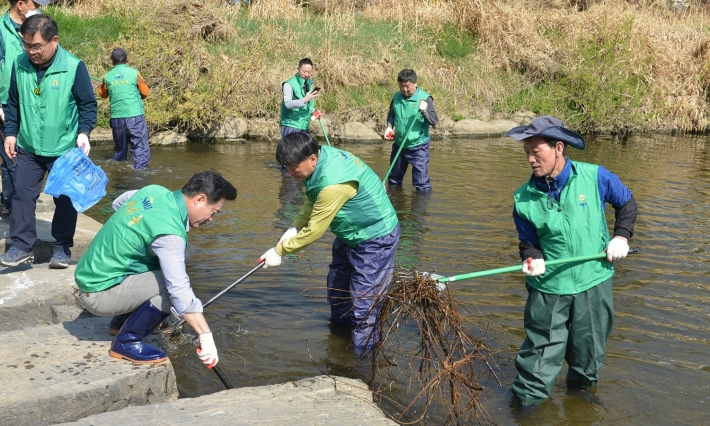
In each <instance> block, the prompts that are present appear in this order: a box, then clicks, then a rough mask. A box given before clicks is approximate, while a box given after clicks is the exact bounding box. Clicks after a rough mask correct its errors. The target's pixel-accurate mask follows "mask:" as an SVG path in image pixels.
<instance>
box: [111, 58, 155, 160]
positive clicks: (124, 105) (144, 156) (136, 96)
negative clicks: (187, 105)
mask: <svg viewBox="0 0 710 426" xmlns="http://www.w3.org/2000/svg"><path fill="white" fill-rule="evenodd" d="M111 61H112V62H113V68H112V69H111V71H109V72H107V73H106V75H104V79H103V80H102V81H101V86H99V96H101V97H102V98H103V99H106V98H109V100H110V102H111V122H110V125H111V132H112V133H113V141H114V142H115V143H116V147H115V149H114V154H113V159H114V161H126V159H127V157H128V154H127V151H128V143H129V142H130V143H131V156H132V157H133V168H134V169H143V168H145V167H146V166H147V165H148V161H150V147H149V146H148V126H147V125H146V123H145V114H144V110H143V99H145V98H147V97H148V92H149V91H150V89H149V88H148V85H147V84H145V81H144V80H143V77H142V76H141V73H139V72H138V70H137V69H135V68H131V67H129V66H128V65H127V62H128V55H127V54H126V51H125V50H123V49H121V48H120V47H118V48H116V49H113V51H112V52H111Z"/></svg>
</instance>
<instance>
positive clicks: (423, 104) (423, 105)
mask: <svg viewBox="0 0 710 426" xmlns="http://www.w3.org/2000/svg"><path fill="white" fill-rule="evenodd" d="M419 111H421V112H424V111H426V101H419Z"/></svg>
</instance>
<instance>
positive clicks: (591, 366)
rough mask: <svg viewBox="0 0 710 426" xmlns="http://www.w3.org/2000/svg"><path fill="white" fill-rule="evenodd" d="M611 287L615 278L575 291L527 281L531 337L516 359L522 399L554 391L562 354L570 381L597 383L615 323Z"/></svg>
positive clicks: (534, 399) (516, 384)
mask: <svg viewBox="0 0 710 426" xmlns="http://www.w3.org/2000/svg"><path fill="white" fill-rule="evenodd" d="M612 287H613V285H612V279H611V278H609V279H608V280H606V281H604V282H602V283H600V284H598V285H596V286H594V287H592V288H590V289H589V290H586V291H584V292H582V293H577V294H563V295H561V294H549V293H543V292H541V291H539V290H535V289H534V288H532V287H530V286H528V287H527V288H528V293H529V294H528V300H527V303H526V305H525V334H526V335H527V337H526V338H525V341H524V342H523V346H522V347H521V348H520V351H519V352H518V356H517V358H516V359H515V367H516V368H517V369H518V372H519V373H518V376H517V377H516V378H515V381H513V392H514V393H515V394H516V395H517V396H518V397H519V398H520V399H521V401H522V402H523V404H525V405H529V404H537V403H540V402H542V401H543V400H544V399H546V398H548V397H549V396H550V392H551V391H552V385H553V384H554V383H555V379H556V378H557V374H559V372H560V369H562V360H565V361H567V364H569V371H568V373H567V380H568V381H569V382H574V383H578V384H580V385H582V386H594V385H596V384H597V379H598V377H597V374H598V372H599V369H600V368H601V366H602V364H603V363H604V355H605V351H606V341H607V339H608V338H609V335H610V334H611V330H612V329H613V328H614V299H613V295H612Z"/></svg>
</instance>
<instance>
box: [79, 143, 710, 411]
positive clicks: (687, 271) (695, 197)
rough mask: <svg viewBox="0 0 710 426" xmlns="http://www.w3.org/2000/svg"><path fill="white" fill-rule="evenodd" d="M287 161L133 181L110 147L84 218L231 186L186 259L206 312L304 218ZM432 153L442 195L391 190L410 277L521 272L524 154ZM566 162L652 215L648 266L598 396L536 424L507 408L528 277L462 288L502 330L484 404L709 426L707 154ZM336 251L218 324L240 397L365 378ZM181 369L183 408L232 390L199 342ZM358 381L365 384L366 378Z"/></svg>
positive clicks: (461, 294) (685, 150) (620, 306)
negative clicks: (583, 164) (606, 180)
mask: <svg viewBox="0 0 710 426" xmlns="http://www.w3.org/2000/svg"><path fill="white" fill-rule="evenodd" d="M341 147H342V148H344V149H346V150H349V151H351V152H353V153H354V154H355V155H357V156H359V157H360V158H362V159H363V160H364V161H365V162H366V163H368V164H369V165H370V166H371V167H372V168H373V169H374V170H375V172H376V173H377V174H378V175H380V176H382V175H383V174H384V173H385V172H386V170H387V167H388V164H387V159H388V156H389V147H388V146H387V144H374V145H355V144H346V145H342V146H341ZM275 148H276V144H275V143H265V142H252V143H248V144H239V145H187V146H180V147H152V148H151V149H152V153H153V158H152V160H151V165H150V168H149V169H148V170H146V171H135V170H133V169H132V168H131V163H123V164H120V163H115V162H113V161H112V160H111V158H112V148H111V147H110V146H97V147H95V148H94V149H92V153H91V156H92V159H94V160H95V161H96V162H97V163H98V164H99V165H101V166H102V167H103V168H104V170H105V171H106V172H107V174H108V176H109V178H110V181H109V188H108V196H107V197H106V198H105V199H104V200H102V201H101V202H100V203H99V204H98V205H97V206H95V207H93V208H92V209H90V210H89V211H88V212H87V214H88V215H90V216H92V217H93V218H95V219H97V220H99V221H101V222H105V221H106V219H107V218H108V216H109V215H110V213H111V211H112V209H111V201H112V199H113V198H114V197H115V196H118V195H120V193H122V192H123V191H125V190H129V189H138V188H141V187H143V186H146V185H149V184H160V185H164V186H166V187H169V188H175V189H177V188H180V187H181V186H182V185H183V184H184V183H185V182H186V181H187V179H189V177H190V176H192V175H193V174H194V173H196V172H199V171H202V170H206V169H211V168H212V169H215V170H217V171H219V172H220V173H222V174H223V175H224V176H225V177H226V178H227V179H228V180H230V181H231V182H232V183H233V184H234V185H235V186H236V187H237V188H238V189H239V197H238V198H237V201H236V202H234V203H228V204H227V206H226V208H225V209H224V212H222V213H220V214H219V215H218V216H217V217H216V218H215V221H214V222H213V223H212V224H210V225H209V226H206V227H205V229H200V230H193V231H191V232H190V245H189V247H188V250H187V264H188V273H189V274H190V277H191V279H192V284H193V286H194V288H195V292H196V294H197V295H198V297H200V298H201V299H202V300H203V301H206V300H208V299H209V298H210V297H212V296H213V295H214V294H216V293H217V292H218V291H220V290H221V289H222V288H224V287H226V286H227V285H229V284H230V283H231V282H233V281H234V280H235V279H236V278H238V277H240V276H242V275H243V274H244V273H246V272H247V271H249V270H250V269H251V268H252V267H253V266H254V265H255V263H256V260H257V258H258V257H259V256H260V255H261V254H262V253H263V252H264V251H266V250H267V249H269V248H270V247H273V245H274V244H276V242H277V241H278V239H279V237H280V236H281V234H282V233H283V232H284V230H285V229H286V228H287V227H288V226H289V225H290V223H291V218H292V217H293V216H294V215H295V214H297V212H298V211H299V209H300V204H301V202H302V200H303V197H304V195H303V194H302V185H301V184H300V183H299V182H296V181H294V180H293V179H291V178H290V177H289V176H287V175H285V174H283V173H282V172H281V171H280V170H279V168H278V167H270V165H273V162H274V150H275ZM431 151H432V155H431V158H432V160H431V165H430V170H431V179H432V184H433V186H434V191H433V192H432V193H431V195H429V196H425V197H422V196H420V195H419V194H417V193H415V192H414V191H413V188H412V187H411V184H410V182H409V181H408V179H409V174H407V176H406V177H405V184H404V185H403V186H402V187H399V188H392V187H390V188H388V193H389V195H390V198H391V200H392V203H393V205H394V207H395V209H396V210H397V213H398V215H399V218H400V221H401V225H402V240H401V242H400V246H399V250H398V258H397V261H398V264H399V265H402V266H414V267H416V268H417V269H418V270H421V271H436V272H437V273H439V274H442V275H455V274H461V273H466V272H472V271H478V270H484V269H490V268H496V267H500V266H507V265H513V264H518V263H519V258H518V254H517V235H516V233H515V228H514V225H513V221H512V217H511V209H512V193H513V191H514V190H515V189H516V188H517V187H518V186H520V185H521V184H522V183H523V182H524V181H526V180H527V179H528V177H529V168H528V167H527V164H526V162H525V159H524V156H523V154H522V149H521V146H520V144H519V143H517V142H514V141H512V140H510V139H508V138H500V139H485V140H456V141H440V142H435V143H434V144H433V145H432V150H431ZM568 154H569V155H570V157H571V158H572V159H574V160H579V161H587V162H593V163H597V164H601V165H603V166H605V167H606V168H608V169H609V170H611V171H612V172H614V173H616V174H617V175H619V177H620V178H621V179H622V181H624V182H625V183H626V184H627V185H628V186H629V187H630V188H631V189H632V191H633V192H634V195H635V197H636V199H637V201H638V204H639V218H638V223H637V228H636V235H635V237H634V239H633V240H632V246H637V247H639V248H640V249H641V251H642V254H641V255H639V256H637V257H629V258H627V259H625V260H624V261H622V262H619V264H618V265H617V273H616V275H615V277H614V284H615V289H614V295H615V301H614V302H615V308H616V321H615V328H614V332H613V333H612V335H611V338H610V340H609V344H608V353H607V357H606V361H605V365H604V368H602V370H601V374H600V382H599V386H598V387H597V388H596V389H593V390H592V391H588V392H581V391H579V390H575V389H568V388H567V386H566V385H565V383H564V377H565V369H564V368H563V371H562V373H561V374H560V376H559V379H558V382H557V383H556V385H555V387H554V390H553V395H552V398H550V400H548V401H546V402H545V403H544V404H543V405H542V406H541V407H540V408H539V409H538V410H537V411H535V412H534V413H521V412H520V410H519V409H518V408H517V407H515V404H514V402H513V400H512V398H511V394H510V384H511V383H512V380H513V379H514V377H515V375H516V370H515V366H514V359H515V354H516V352H517V350H518V347H519V345H520V344H521V343H522V341H523V338H524V332H523V330H522V316H523V307H524V305H525V298H526V292H525V288H524V280H523V277H522V276H519V275H518V274H506V275H498V276H492V277H486V278H481V279H476V280H468V281H460V282H456V283H454V284H452V285H451V288H452V290H453V291H454V292H455V295H456V296H457V297H458V298H461V299H466V300H470V301H471V303H472V304H473V305H474V306H473V309H474V310H477V311H479V312H480V313H481V315H483V317H484V318H485V320H486V321H487V322H488V323H489V327H490V332H489V339H490V341H491V344H492V345H493V346H494V347H495V350H496V351H497V353H498V364H499V366H500V368H501V380H502V382H503V384H504V386H503V387H497V386H495V385H493V384H491V383H489V384H488V387H487V388H486V390H485V391H484V392H483V396H484V397H485V399H486V400H487V407H488V412H489V414H490V415H491V417H492V418H493V419H494V420H495V421H496V423H498V424H511V425H514V424H520V425H533V424H555V425H566V424H575V425H577V424H580V425H593V424H596V425H601V424H604V425H607V424H612V425H626V424H640V423H643V424H651V425H656V424H658V425H661V424H669V423H673V424H702V423H704V422H705V421H706V420H705V417H706V416H705V412H706V406H707V405H708V404H710V398H709V397H708V395H710V380H709V379H710V367H708V365H710V362H708V355H707V354H708V352H709V350H710V345H709V344H708V332H709V331H710V327H709V326H708V318H709V316H710V283H709V280H708V277H709V276H710V255H708V251H707V248H706V247H707V241H708V237H709V234H710V231H708V229H709V228H708V215H707V210H708V206H709V205H710V189H708V188H710V140H708V138H706V137H695V136H682V137H673V136H653V137H629V138H627V139H626V140H615V139H612V138H608V137H598V138H590V139H589V140H588V148H587V150H585V151H583V152H579V151H574V150H572V151H571V152H569V153H568ZM609 210H610V211H609V212H608V213H607V214H608V219H609V221H610V223H613V220H614V216H613V214H614V213H613V209H609ZM332 239H333V236H332V234H330V233H329V232H328V233H326V235H325V236H324V237H322V238H321V239H320V240H318V241H317V242H316V243H314V244H313V245H311V246H310V247H308V248H307V249H306V250H303V251H302V252H300V253H297V254H296V255H293V256H289V257H288V258H286V259H284V263H283V264H282V265H281V266H280V267H279V268H272V269H268V270H259V271H258V272H257V273H255V274H254V275H252V276H251V277H250V278H249V279H247V280H246V281H245V282H244V283H242V284H240V285H239V286H238V287H236V288H235V289H233V290H232V291H231V292H230V293H228V294H226V295H225V296H223V298H222V299H220V301H219V302H216V303H215V304H214V305H212V306H210V307H209V308H208V309H207V310H206V312H205V314H206V316H207V319H208V321H209V322H210V325H211V327H212V329H213V331H214V333H215V340H216V343H217V346H218V348H219V350H220V366H221V367H222V369H223V370H224V371H225V373H226V374H227V375H228V376H229V377H230V379H231V380H232V382H233V383H234V384H235V385H238V386H257V385H266V384H273V383H282V382H285V381H289V380H297V379H301V378H304V377H309V376H313V375H318V374H322V372H328V373H330V374H337V375H346V376H351V375H353V369H354V367H355V365H356V359H355V356H354V354H353V353H352V350H351V349H349V348H348V340H347V336H341V335H338V334H337V333H334V332H331V330H330V328H329V325H328V318H329V308H328V306H327V303H326V300H325V277H326V274H327V271H328V263H329V261H330V245H331V243H332ZM304 289H308V290H307V291H306V292H304ZM170 355H171V359H172V361H173V363H174V365H175V370H176V374H177V376H178V387H179V391H180V394H181V396H184V397H193V396H198V395H203V394H208V393H213V392H216V391H219V390H222V385H221V383H220V382H219V380H218V379H217V377H216V376H215V375H214V374H213V373H211V372H208V371H207V370H205V369H204V367H203V366H202V364H201V363H200V362H199V359H198V358H197V357H196V356H195V354H194V347H193V346H192V345H191V344H189V342H188V343H181V344H178V345H177V346H176V347H175V348H174V350H173V351H171V354H170ZM565 368H566V367H565ZM355 374H356V376H358V377H359V378H362V379H367V375H366V372H363V371H358V372H356V373H355ZM431 423H432V424H436V423H437V422H436V421H434V420H432V421H431Z"/></svg>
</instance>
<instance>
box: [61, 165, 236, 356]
mask: <svg viewBox="0 0 710 426" xmlns="http://www.w3.org/2000/svg"><path fill="white" fill-rule="evenodd" d="M236 198H237V190H236V188H234V186H232V184H231V183H229V182H228V181H227V180H225V179H224V178H223V177H222V176H220V175H219V174H218V173H216V172H213V171H207V172H202V173H198V174H196V175H194V176H193V177H192V178H190V180H189V181H188V182H187V184H186V185H185V186H184V187H183V188H182V189H180V190H177V191H170V190H168V189H166V188H163V187H162V186H158V185H148V186H146V187H144V188H143V189H141V190H138V191H129V192H126V193H124V194H123V195H121V196H120V197H118V198H117V199H116V200H115V201H114V202H113V208H114V210H116V213H114V214H113V216H111V218H110V219H109V220H108V222H106V224H105V225H104V226H103V227H102V228H101V230H99V232H98V233H97V234H96V237H95V238H94V240H93V241H92V242H91V244H90V245H89V249H88V250H87V251H86V253H85V254H84V256H82V258H81V259H80V260H79V264H78V265H77V266H76V271H75V272H74V278H75V280H76V284H77V286H78V287H79V290H81V291H80V293H79V300H80V301H81V304H82V306H83V307H84V309H86V310H87V311H89V312H91V313H93V314H95V315H99V316H111V315H116V317H114V319H113V321H112V323H111V327H115V328H116V337H115V338H114V339H113V342H111V349H110V350H109V355H110V356H112V357H114V358H119V359H126V360H129V361H131V362H133V363H136V364H152V363H156V362H161V361H164V360H165V353H164V352H163V351H161V350H160V349H158V348H156V347H154V346H151V345H149V344H147V343H145V342H144V341H143V339H145V338H146V336H148V335H149V334H150V333H151V332H152V331H153V330H154V329H155V327H157V326H158V324H160V322H161V321H163V320H164V319H165V318H166V317H168V316H169V315H170V312H171V310H172V311H174V312H175V313H176V314H177V315H179V316H182V317H184V319H185V321H186V322H187V323H188V324H190V326H192V328H193V329H194V330H195V332H197V333H198V335H199V338H200V347H199V348H198V349H197V354H198V356H199V357H200V359H202V362H203V363H205V364H206V365H207V366H208V368H212V367H214V366H215V365H216V364H217V361H218V356H217V349H216V347H215V344H214V339H213V338H212V333H211V332H210V328H209V325H207V322H206V321H205V317H204V316H203V314H202V310H203V308H202V302H200V300H199V299H198V298H197V297H196V296H195V293H194V292H193V291H192V287H191V286H190V278H189V277H188V275H187V272H186V270H185V248H186V247H187V232H188V231H189V230H190V228H193V229H197V228H199V227H200V226H201V225H203V224H205V223H207V222H211V221H212V218H213V217H214V215H215V214H216V213H218V212H219V211H221V210H222V208H223V207H224V204H225V201H226V200H230V201H231V200H234V199H236Z"/></svg>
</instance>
